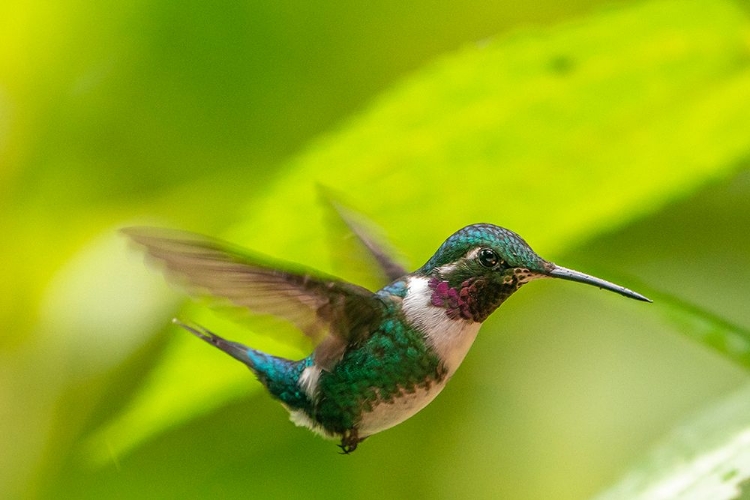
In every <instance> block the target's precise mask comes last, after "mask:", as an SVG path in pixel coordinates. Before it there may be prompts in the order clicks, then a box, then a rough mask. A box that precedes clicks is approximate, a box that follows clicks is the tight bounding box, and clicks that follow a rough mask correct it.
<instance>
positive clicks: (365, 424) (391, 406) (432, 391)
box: [358, 381, 445, 437]
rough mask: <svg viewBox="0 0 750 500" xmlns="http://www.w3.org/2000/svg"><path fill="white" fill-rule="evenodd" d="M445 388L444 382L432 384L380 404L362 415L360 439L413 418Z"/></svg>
mask: <svg viewBox="0 0 750 500" xmlns="http://www.w3.org/2000/svg"><path fill="white" fill-rule="evenodd" d="M443 387H445V381H442V382H439V383H434V384H432V385H431V386H429V387H420V388H417V389H415V390H414V392H412V393H404V394H402V395H401V396H399V397H395V398H393V400H392V401H390V402H386V401H383V402H380V403H379V404H377V405H375V406H374V407H373V409H372V411H370V412H365V413H363V414H362V419H361V421H360V423H359V426H358V428H359V434H360V436H361V437H366V436H371V435H373V434H377V433H378V432H380V431H384V430H386V429H390V428H391V427H393V426H395V425H398V424H400V423H401V422H403V421H404V420H406V419H408V418H410V417H412V416H414V415H415V414H416V413H417V412H418V411H419V410H421V409H422V408H424V407H425V406H427V405H428V404H430V402H431V401H432V400H433V399H435V397H436V396H437V395H438V394H440V391H442V390H443Z"/></svg>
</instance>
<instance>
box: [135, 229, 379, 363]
mask: <svg viewBox="0 0 750 500" xmlns="http://www.w3.org/2000/svg"><path fill="white" fill-rule="evenodd" d="M122 232H123V233H125V234H126V235H128V236H129V237H130V238H131V239H132V240H133V241H135V242H136V243H138V244H140V245H142V246H143V247H145V248H146V251H147V253H148V255H149V256H151V257H152V258H153V259H155V260H156V261H158V262H159V263H161V264H162V265H163V266H164V267H165V268H166V271H167V274H168V275H169V276H170V277H174V278H177V280H178V282H179V284H181V285H182V286H184V287H185V288H186V289H188V290H189V291H191V292H193V293H196V294H199V295H206V294H208V295H213V296H216V297H223V298H226V299H228V300H229V301H231V302H232V303H233V304H235V305H237V306H240V307H243V308H247V309H249V310H250V311H251V312H252V313H254V314H261V315H263V314H265V315H273V316H276V317H279V318H282V319H285V320H287V321H289V322H290V323H292V324H293V325H294V326H296V327H297V328H298V329H299V330H301V331H302V332H303V333H304V334H305V335H307V336H308V337H310V338H312V339H314V340H316V341H320V343H319V344H318V346H317V347H316V349H315V354H316V364H318V365H319V366H321V367H322V368H323V369H330V368H332V367H333V366H334V365H335V364H336V362H338V360H339V359H341V356H343V354H344V352H345V350H346V347H347V346H348V345H349V344H350V343H353V342H357V341H358V340H361V339H362V338H365V337H366V336H368V335H369V334H370V329H369V326H370V325H372V324H377V323H378V321H379V319H380V318H381V317H382V315H383V305H382V303H381V302H380V301H379V300H378V299H377V298H376V297H375V295H374V294H373V293H372V292H370V291H369V290H367V289H365V288H363V287H360V286H357V285H354V284H352V283H348V282H346V281H342V280H339V279H337V278H333V277H326V276H323V275H321V274H319V273H313V272H311V271H309V270H305V269H298V270H297V271H287V270H284V269H285V268H286V269H291V268H292V267H293V266H292V265H289V264H285V263H272V262H270V261H269V260H268V259H263V258H261V257H258V256H254V255H251V254H250V253H248V252H247V251H244V250H242V249H240V248H237V247H233V246H232V245H229V244H227V243H224V242H219V241H216V240H213V239H210V238H206V237H203V236H200V235H197V234H193V233H188V232H182V231H173V230H164V229H157V228H148V227H130V228H125V229H123V230H122Z"/></svg>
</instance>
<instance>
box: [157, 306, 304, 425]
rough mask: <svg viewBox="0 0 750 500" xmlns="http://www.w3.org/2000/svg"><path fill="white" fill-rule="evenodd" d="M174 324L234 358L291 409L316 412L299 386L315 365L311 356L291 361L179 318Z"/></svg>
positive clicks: (174, 320)
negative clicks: (308, 370)
mask: <svg viewBox="0 0 750 500" xmlns="http://www.w3.org/2000/svg"><path fill="white" fill-rule="evenodd" d="M172 322H173V323H174V324H175V325H177V326H180V327H181V328H184V329H185V330H187V331H189V332H190V333H192V334H193V335H195V336H196V337H198V338H199V339H201V340H204V341H206V342H208V343H209V344H211V345H212V346H214V347H216V348H218V349H221V350H222V351H224V352H225V353H227V354H229V355H230V356H232V357H233V358H234V359H236V360H239V361H242V363H244V364H245V365H246V366H247V367H249V368H250V370H251V371H252V372H253V373H254V374H255V376H256V377H258V380H259V381H260V382H261V383H262V384H263V385H264V386H265V387H266V389H268V392H270V393H271V395H272V396H273V397H275V398H276V399H278V400H280V401H281V402H282V403H284V404H285V405H286V406H287V408H289V409H291V410H297V409H301V410H304V411H306V412H307V413H308V414H309V412H310V411H312V402H311V400H310V398H309V397H308V396H307V394H306V393H305V391H304V390H303V389H302V388H301V387H300V385H299V380H300V377H301V376H302V373H303V372H304V371H305V369H306V368H309V367H311V366H312V365H313V358H312V357H311V356H308V357H307V358H305V359H303V360H301V361H291V360H289V359H284V358H279V357H276V356H272V355H270V354H266V353H264V352H261V351H257V350H255V349H251V348H249V347H247V346H244V345H242V344H240V343H239V342H232V341H231V340H226V339H224V338H222V337H220V336H218V335H216V334H215V333H213V332H211V331H209V330H207V329H206V328H204V327H202V326H199V325H195V324H192V325H190V324H186V323H183V322H182V321H180V320H178V319H176V318H175V319H173V320H172Z"/></svg>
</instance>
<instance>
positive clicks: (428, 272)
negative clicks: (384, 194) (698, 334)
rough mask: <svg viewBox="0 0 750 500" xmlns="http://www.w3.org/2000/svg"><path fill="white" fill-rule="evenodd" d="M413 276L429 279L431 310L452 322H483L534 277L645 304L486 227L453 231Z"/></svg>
mask: <svg viewBox="0 0 750 500" xmlns="http://www.w3.org/2000/svg"><path fill="white" fill-rule="evenodd" d="M417 273H418V274H420V275H422V276H425V277H427V278H428V280H429V281H428V283H429V288H430V289H431V293H432V295H431V299H430V300H431V303H432V305H433V306H436V307H442V308H445V309H446V313H447V314H448V316H449V317H451V318H453V319H459V318H463V319H467V320H473V321H476V322H482V321H484V320H485V319H487V317H488V316H489V315H490V314H491V313H492V312H493V311H494V310H495V309H497V307H498V306H500V304H502V303H503V301H505V299H507V298H508V297H510V295H511V294H513V292H515V291H516V290H518V289H519V288H520V287H521V286H523V285H524V284H525V283H528V282H529V281H531V280H533V279H538V278H548V277H549V278H562V279H566V280H571V281H578V282H580V283H586V284H590V285H595V286H598V287H600V288H604V289H607V290H611V291H614V292H616V293H619V294H621V295H625V296H627V297H631V298H634V299H637V300H644V301H649V299H647V298H646V297H644V296H642V295H640V294H637V293H635V292H632V291H630V290H628V289H627V288H624V287H621V286H619V285H615V284H614V283H610V282H608V281H604V280H601V279H599V278H595V277H593V276H589V275H587V274H583V273H579V272H578V271H573V270H571V269H566V268H564V267H561V266H558V265H556V264H553V263H552V262H548V261H546V260H544V259H542V258H541V257H540V256H539V255H537V254H536V252H534V251H533V250H532V249H531V247H530V246H529V245H528V244H527V243H526V242H525V241H524V240H523V239H522V238H521V237H520V236H518V235H517V234H516V233H514V232H513V231H510V230H508V229H505V228H502V227H498V226H495V225H492V224H474V225H471V226H467V227H464V228H463V229H460V230H458V231H457V232H455V233H454V234H453V235H451V236H450V237H449V238H448V239H447V240H446V241H445V242H444V243H443V244H442V245H441V246H440V248H438V250H437V252H435V255H433V256H432V257H431V258H430V260H429V261H427V263H426V264H425V265H424V266H422V267H421V268H420V269H419V270H418V271H417ZM649 302H650V301H649Z"/></svg>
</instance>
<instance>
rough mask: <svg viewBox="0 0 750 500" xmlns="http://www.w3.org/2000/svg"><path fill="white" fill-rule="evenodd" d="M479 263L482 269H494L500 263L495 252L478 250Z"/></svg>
mask: <svg viewBox="0 0 750 500" xmlns="http://www.w3.org/2000/svg"><path fill="white" fill-rule="evenodd" d="M478 257H479V263H480V264H482V265H483V266H484V267H495V266H496V265H497V263H498V262H500V257H498V255H497V252H495V251H494V250H493V249H491V248H482V249H481V250H479V255H478Z"/></svg>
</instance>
